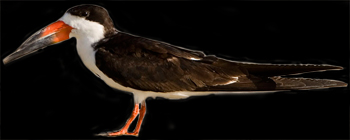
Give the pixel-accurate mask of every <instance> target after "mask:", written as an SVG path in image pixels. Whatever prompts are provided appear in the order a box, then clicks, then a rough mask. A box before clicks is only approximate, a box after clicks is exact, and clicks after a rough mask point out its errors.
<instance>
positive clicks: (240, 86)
mask: <svg viewBox="0 0 350 140" xmlns="http://www.w3.org/2000/svg"><path fill="white" fill-rule="evenodd" d="M94 48H95V49H96V50H97V52H96V65H97V67H98V68H99V69H100V70H101V71H103V72H104V73H105V74H106V75H107V76H108V77H110V78H112V79H113V80H114V81H115V82H118V83H119V84H121V85H123V86H125V87H131V88H134V89H138V90H143V91H156V92H174V91H240V90H282V89H283V90H284V89H311V88H322V87H323V88H326V87H338V86H344V85H346V84H345V83H343V82H339V81H330V80H318V81H314V82H308V81H310V80H309V79H305V78H304V79H300V78H299V79H298V80H295V79H294V80H292V79H289V80H286V79H287V78H284V79H283V80H282V79H281V78H278V77H274V76H280V75H289V74H300V73H305V72H313V71H323V70H337V69H342V67H339V66H332V65H313V64H299V65H293V64H292V65H290V64H258V63H244V62H234V61H230V60H225V59H222V58H218V57H215V56H213V55H208V56H206V55H205V54H204V53H203V52H200V51H192V50H188V49H184V48H181V47H178V46H174V45H171V44H168V43H164V42H161V41H156V40H152V39H148V38H144V37H139V36H134V35H131V34H127V33H123V32H115V33H114V34H113V35H111V36H109V37H107V38H106V39H104V40H102V41H100V42H97V43H96V44H95V46H94ZM293 81H295V82H294V83H293ZM321 81H322V82H321ZM324 81H327V82H324ZM285 82H288V85H283V83H285ZM301 83H303V84H301Z"/></svg>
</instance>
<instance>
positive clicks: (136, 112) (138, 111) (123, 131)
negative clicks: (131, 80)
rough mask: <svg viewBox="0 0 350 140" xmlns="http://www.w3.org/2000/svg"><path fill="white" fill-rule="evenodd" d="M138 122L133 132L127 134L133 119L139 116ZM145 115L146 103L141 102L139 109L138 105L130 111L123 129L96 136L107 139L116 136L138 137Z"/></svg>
mask: <svg viewBox="0 0 350 140" xmlns="http://www.w3.org/2000/svg"><path fill="white" fill-rule="evenodd" d="M139 114H140V116H139V120H138V121H137V125H136V128H135V130H134V131H133V132H131V133H129V132H128V129H129V127H130V124H131V123H132V122H133V121H134V119H135V118H136V117H137V115H139ZM145 114H146V102H145V101H142V103H141V109H139V104H135V107H134V110H133V111H132V114H131V116H130V118H129V119H128V121H127V122H126V124H125V125H124V127H123V128H122V129H120V130H119V131H117V132H109V133H102V134H98V135H99V136H109V137H116V136H121V135H131V136H138V135H139V132H140V128H141V124H142V121H143V118H144V117H145Z"/></svg>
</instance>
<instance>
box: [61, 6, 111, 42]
mask: <svg viewBox="0 0 350 140" xmlns="http://www.w3.org/2000/svg"><path fill="white" fill-rule="evenodd" d="M59 20H61V21H63V22H64V23H66V24H68V25H69V26H71V27H73V30H72V31H71V33H70V34H69V37H75V38H77V40H79V39H82V40H85V41H89V42H90V43H95V42H97V41H99V40H101V39H102V38H104V32H105V31H104V27H103V26H102V25H101V24H99V23H97V22H93V21H89V20H86V19H85V18H82V17H78V16H74V15H71V14H69V13H65V14H64V15H63V16H62V17H61V18H60V19H59Z"/></svg>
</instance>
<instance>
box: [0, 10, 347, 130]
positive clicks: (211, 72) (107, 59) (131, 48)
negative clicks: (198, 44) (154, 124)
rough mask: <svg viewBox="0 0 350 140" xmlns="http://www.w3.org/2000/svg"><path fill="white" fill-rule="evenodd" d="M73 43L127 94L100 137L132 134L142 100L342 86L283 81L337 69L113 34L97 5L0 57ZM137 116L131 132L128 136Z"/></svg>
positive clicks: (89, 63) (76, 12)
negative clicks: (126, 104) (129, 101)
mask: <svg viewBox="0 0 350 140" xmlns="http://www.w3.org/2000/svg"><path fill="white" fill-rule="evenodd" d="M70 38H76V40H77V46H76V47H77V52H78V55H79V57H80V58H81V60H82V62H83V64H84V65H85V66H86V67H87V68H88V69H89V70H90V71H91V72H92V73H93V74H94V75H95V76H97V77H99V78H100V79H101V80H102V81H104V82H105V83H106V84H107V85H108V86H110V87H112V88H113V89H116V90H121V91H126V92H129V93H132V94H133V96H134V109H133V112H132V113H131V115H130V118H129V119H128V120H127V121H126V123H125V125H124V127H123V128H121V129H120V130H118V131H114V132H108V133H101V134H99V135H100V136H111V137H112V136H121V135H131V136H138V134H139V132H140V129H141V124H142V121H143V118H144V117H145V115H146V101H145V100H146V99H147V98H148V97H153V98H154V97H163V98H167V99H185V98H188V97H190V96H200V95H209V94H236V93H239V94H242V93H267V92H277V91H285V90H309V89H323V88H332V87H346V86H347V84H346V83H344V82H342V81H337V80H330V79H312V78H286V77H282V76H284V75H295V74H301V73H307V72H316V71H326V70H341V69H343V68H342V67H341V66H334V65H325V64H323V65H316V64H264V63H252V62H238V61H233V60H227V59H223V58H219V57H216V56H214V55H206V54H204V53H203V52H201V51H197V50H190V49H186V48H183V47H179V46H175V45H172V44H168V43H166V42H162V41H157V40H153V39H149V38H145V37H140V36H136V35H132V34H129V33H126V32H121V31H119V30H117V29H116V28H115V26H114V23H113V21H112V19H111V18H110V16H109V14H108V11H107V10H106V9H105V8H103V7H101V6H98V5H91V4H84V5H78V6H75V7H72V8H70V9H68V10H67V11H66V13H65V14H64V15H63V16H62V17H61V18H60V19H59V20H58V21H56V22H54V23H52V24H50V25H48V26H46V27H44V28H43V29H40V30H39V31H37V32H36V33H34V34H33V35H32V36H30V37H29V38H28V39H27V40H26V41H25V42H24V43H23V44H22V45H21V46H20V47H19V48H18V49H16V51H15V52H13V53H11V54H10V55H9V56H7V57H5V58H4V59H3V63H4V64H8V63H11V62H12V61H15V60H17V59H20V58H22V57H24V56H26V55H29V54H31V53H34V52H36V51H38V50H40V49H44V48H45V47H47V46H50V45H53V44H56V43H60V42H63V41H65V40H68V39H70ZM137 115H139V119H138V121H137V125H136V128H135V130H134V131H133V132H128V128H129V126H130V124H131V123H132V122H133V121H134V119H135V118H136V117H137Z"/></svg>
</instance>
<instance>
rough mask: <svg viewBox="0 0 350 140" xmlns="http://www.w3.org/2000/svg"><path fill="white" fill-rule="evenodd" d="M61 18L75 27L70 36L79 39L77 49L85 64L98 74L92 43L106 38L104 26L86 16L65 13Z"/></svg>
mask: <svg viewBox="0 0 350 140" xmlns="http://www.w3.org/2000/svg"><path fill="white" fill-rule="evenodd" d="M59 20H61V21H63V22H64V23H66V24H68V25H69V26H71V27H73V29H72V31H71V33H70V34H69V37H70V38H71V37H75V38H76V39H77V51H78V54H79V57H80V59H81V60H82V61H83V63H84V65H85V66H86V67H87V68H88V69H89V70H90V71H92V72H93V73H94V74H96V71H97V70H96V68H97V67H96V64H95V53H96V51H95V50H94V48H93V47H92V44H94V43H96V42H98V41H99V40H101V39H103V38H104V33H105V30H104V27H103V26H102V25H101V24H99V23H97V22H93V21H89V20H86V19H85V18H82V17H78V16H74V15H71V14H69V13H65V14H64V15H63V16H62V17H61V18H60V19H59Z"/></svg>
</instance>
